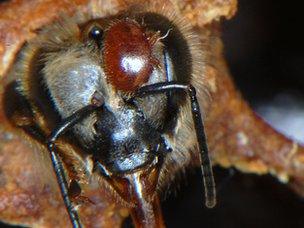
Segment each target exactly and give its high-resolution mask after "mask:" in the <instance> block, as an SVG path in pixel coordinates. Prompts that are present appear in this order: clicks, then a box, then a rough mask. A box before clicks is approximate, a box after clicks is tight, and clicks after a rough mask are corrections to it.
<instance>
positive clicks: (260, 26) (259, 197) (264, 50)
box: [0, 0, 304, 228]
mask: <svg viewBox="0 0 304 228" xmlns="http://www.w3.org/2000/svg"><path fill="white" fill-rule="evenodd" d="M0 2H1V0H0ZM300 3H301V1H292V0H290V1H276V0H239V7H238V8H239V10H238V13H237V15H236V16H235V17H234V18H233V19H231V20H229V21H224V23H223V40H224V44H225V55H226V58H227V60H228V64H229V67H230V70H231V73H232V75H233V76H234V80H235V82H236V84H237V86H238V87H239V89H240V90H241V92H242V94H243V96H244V97H245V98H246V100H247V101H248V102H249V103H250V105H251V106H252V107H253V108H254V109H255V110H256V111H257V112H258V113H259V114H260V115H261V116H262V117H263V118H265V120H267V121H268V122H269V123H270V124H272V125H273V126H274V127H276V128H277V129H278V130H280V131H282V132H283V133H284V134H286V135H288V136H289V137H292V138H294V139H297V140H299V141H302V142H303V141H304V140H303V139H304V111H303V110H304V55H303V53H304V43H303V41H304V37H303V35H302V34H303V32H302V29H303V28H304V26H303V24H304V19H303V10H302V7H301V4H300ZM215 178H216V182H217V190H218V205H217V207H216V208H215V209H206V208H204V192H203V184H202V180H201V175H200V171H199V170H197V171H196V172H194V173H193V174H189V176H188V178H187V183H185V182H182V183H181V186H180V189H179V190H178V191H177V194H176V196H175V195H174V194H171V195H169V196H168V198H167V200H166V201H165V202H164V204H163V212H164V218H165V221H166V225H167V227H169V228H171V227H208V228H212V227H214V228H222V227H225V228H229V227H233V228H239V227H240V228H241V227H242V228H243V227H246V228H250V227H255V228H256V227H262V228H263V227H265V228H268V227H271V226H275V227H276V228H279V227H304V213H303V212H304V201H303V199H302V198H300V197H299V196H297V195H296V194H294V193H293V192H292V191H291V190H290V189H289V188H288V187H287V186H285V185H283V184H281V183H279V182H278V181H277V180H276V179H274V178H272V177H271V176H256V175H248V174H241V173H239V172H237V171H235V170H233V169H230V170H225V169H221V168H218V167H217V168H215ZM128 224H129V222H126V227H129V226H130V225H128ZM0 227H3V225H1V224H0Z"/></svg>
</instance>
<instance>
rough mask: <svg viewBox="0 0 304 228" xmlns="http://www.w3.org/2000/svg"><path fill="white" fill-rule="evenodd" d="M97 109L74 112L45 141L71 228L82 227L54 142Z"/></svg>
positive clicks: (93, 106) (91, 106) (91, 107)
mask: <svg viewBox="0 0 304 228" xmlns="http://www.w3.org/2000/svg"><path fill="white" fill-rule="evenodd" d="M97 108H99V106H96V105H88V106H85V107H84V108H82V109H80V110H78V111H76V112H75V113H73V114H72V115H71V116H69V117H67V118H66V119H64V120H63V121H62V122H61V123H60V124H59V126H58V127H57V128H56V129H55V130H53V131H52V133H51V135H50V136H49V137H48V140H47V148H48V150H49V152H50V157H51V160H52V165H53V168H54V171H55V174H56V178H57V182H58V185H59V188H60V192H61V195H62V198H63V201H64V204H65V207H66V209H67V211H68V214H69V217H70V220H71V223H72V224H73V228H81V227H82V226H81V223H80V220H79V216H78V214H77V211H75V209H74V207H73V205H72V202H71V200H70V197H69V193H68V192H69V191H68V183H67V179H66V177H65V173H64V169H63V166H62V162H61V159H60V157H59V155H58V152H57V150H56V145H55V142H56V140H57V139H58V138H59V137H60V136H61V135H63V134H64V133H65V132H66V131H68V130H69V129H71V128H72V127H73V126H74V125H75V124H77V123H78V122H79V121H81V120H82V119H83V118H85V117H86V116H88V115H90V114H91V113H92V112H94V111H95V110H96V109H97Z"/></svg>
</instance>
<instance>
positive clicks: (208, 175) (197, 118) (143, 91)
mask: <svg viewBox="0 0 304 228" xmlns="http://www.w3.org/2000/svg"><path fill="white" fill-rule="evenodd" d="M181 90H182V91H185V92H187V93H188V95H189V97H190V101H191V112H192V118H193V122H194V128H195V132H196V137H197V142H198V147H199V152H200V159H201V169H202V174H203V181H204V187H205V200H206V202H205V205H206V207H208V208H212V207H214V206H215V205H216V191H215V181H214V177H213V171H212V165H211V161H210V158H209V150H208V145H207V138H206V134H205V128H204V124H203V121H202V116H201V111H200V107H199V103H198V101H197V97H196V91H195V88H194V87H193V86H192V85H185V84H180V83H176V82H160V83H155V84H152V85H147V86H143V87H141V88H139V89H138V91H137V92H136V93H135V96H136V97H137V96H139V97H141V96H145V95H149V94H154V93H162V92H167V91H181Z"/></svg>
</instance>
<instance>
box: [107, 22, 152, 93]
mask: <svg viewBox="0 0 304 228" xmlns="http://www.w3.org/2000/svg"><path fill="white" fill-rule="evenodd" d="M154 38H155V37H154V36H153V35H152V36H149V35H147V33H145V31H144V30H143V28H142V27H141V26H140V25H139V24H138V23H137V22H135V21H132V20H124V21H119V22H117V23H115V24H113V25H112V26H110V28H109V29H108V30H107V31H106V34H105V38H104V49H103V60H104V69H105V73H106V77H107V80H108V81H109V82H110V83H111V84H112V85H113V86H114V87H115V88H116V89H117V90H122V91H126V92H127V91H134V90H136V89H138V88H139V87H140V86H141V85H143V84H144V83H146V82H147V81H148V80H149V76H150V75H151V73H152V70H153V67H154V65H155V62H156V61H155V58H153V55H152V53H153V45H154V44H155V42H156V39H154Z"/></svg>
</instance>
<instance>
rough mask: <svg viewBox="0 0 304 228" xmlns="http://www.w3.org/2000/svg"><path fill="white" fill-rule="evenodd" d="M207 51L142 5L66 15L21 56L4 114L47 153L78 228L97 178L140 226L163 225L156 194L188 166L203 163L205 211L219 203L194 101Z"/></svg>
mask: <svg viewBox="0 0 304 228" xmlns="http://www.w3.org/2000/svg"><path fill="white" fill-rule="evenodd" d="M202 46H203V44H202V43H201V42H200V39H199V38H198V35H197V34H196V33H195V32H194V31H193V29H192V28H191V26H190V25H188V24H187V21H186V20H185V19H183V18H181V17H180V16H177V15H176V14H175V13H174V12H172V11H170V10H168V9H166V7H161V9H160V8H159V7H156V6H153V5H152V6H151V5H149V6H146V5H135V6H131V7H129V9H127V10H125V11H121V12H119V13H117V14H113V15H104V16H100V15H98V14H96V13H95V14H89V15H81V16H80V15H77V16H75V17H68V16H62V17H61V18H60V19H59V20H57V21H55V22H53V23H52V24H50V25H48V26H46V27H44V28H42V29H41V30H40V31H38V34H37V37H35V38H33V39H32V40H29V41H28V42H27V44H26V45H25V47H24V48H23V49H22V51H21V52H20V56H19V58H18V59H17V60H16V63H15V65H14V67H13V69H12V71H11V73H10V77H12V78H14V81H13V83H12V84H11V85H10V86H8V87H7V90H8V91H7V93H6V94H7V96H6V97H5V99H6V100H9V101H8V102H5V103H6V104H7V105H6V107H5V110H6V114H7V117H8V118H9V119H10V121H11V123H12V124H13V125H15V126H17V127H19V128H21V129H23V130H24V131H25V132H26V133H27V134H28V135H30V136H31V137H33V138H34V139H35V140H37V141H39V142H40V143H41V144H44V145H45V146H46V147H47V149H48V151H49V153H50V157H51V161H52V165H53V168H54V172H55V174H56V177H57V181H58V184H59V187H60V191H61V194H62V197H63V200H64V203H65V206H66V208H67V211H68V213H69V216H70V220H71V222H72V224H73V227H81V226H82V225H81V221H80V219H79V216H78V213H77V207H76V206H75V205H76V204H77V201H76V198H77V197H82V199H83V200H87V201H90V199H86V197H85V196H82V195H81V185H84V184H87V183H88V182H90V181H94V180H96V179H94V180H93V178H91V177H92V176H96V175H97V176H98V177H99V179H102V180H103V181H102V185H107V188H109V189H111V190H112V191H113V192H112V194H115V195H117V196H118V198H119V200H120V201H121V203H122V204H124V205H126V206H127V207H129V208H130V212H131V216H132V219H133V223H134V224H135V225H136V226H137V227H160V226H163V222H162V219H161V217H162V216H161V214H160V213H159V211H160V209H159V202H158V194H159V192H160V191H161V190H162V189H163V188H164V187H165V186H167V185H168V184H170V182H171V181H172V179H174V178H173V177H172V176H175V175H176V174H177V173H178V172H181V171H184V169H185V168H187V166H189V165H190V164H191V163H200V164H201V167H202V174H203V180H204V186H205V198H206V206H207V207H214V206H215V204H216V193H215V183H214V179H213V174H212V166H211V162H210V159H209V156H208V147H207V142H206V136H205V132H204V124H203V121H202V115H201V111H200V106H199V102H198V100H197V95H196V90H198V92H199V93H200V94H202V93H204V92H205V88H204V66H205V62H204V55H205V53H204V51H203V48H202ZM8 94H9V95H8ZM12 94H14V95H13V97H14V98H16V99H13V100H12ZM193 160H199V162H193ZM101 187H103V186H101Z"/></svg>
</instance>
